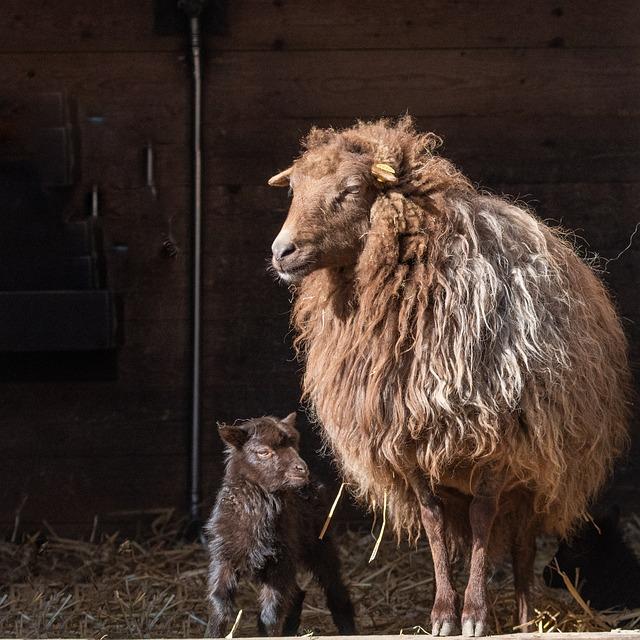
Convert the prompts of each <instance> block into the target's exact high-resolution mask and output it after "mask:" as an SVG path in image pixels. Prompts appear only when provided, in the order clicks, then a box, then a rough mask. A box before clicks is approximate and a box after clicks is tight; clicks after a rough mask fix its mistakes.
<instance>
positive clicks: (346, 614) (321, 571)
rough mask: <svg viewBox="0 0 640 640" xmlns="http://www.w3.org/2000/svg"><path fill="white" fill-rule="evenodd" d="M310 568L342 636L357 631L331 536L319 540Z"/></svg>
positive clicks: (311, 556)
mask: <svg viewBox="0 0 640 640" xmlns="http://www.w3.org/2000/svg"><path fill="white" fill-rule="evenodd" d="M308 564H309V568H310V569H311V571H312V573H313V574H314V576H315V577H316V579H317V580H318V582H319V583H320V586H321V587H322V589H323V590H324V592H325V595H326V598H327V607H328V608H329V611H330V612H331V617H332V618H333V622H334V624H335V625H336V628H337V629H338V633H339V634H340V635H342V636H345V635H354V634H356V633H357V631H356V624H355V622H354V611H353V603H352V602H351V597H350V596H349V591H348V589H347V587H346V586H345V584H344V582H343V581H342V576H341V575H340V557H339V556H338V552H337V550H336V548H335V545H334V543H333V539H332V538H331V537H328V536H327V537H325V538H324V540H318V541H317V544H316V545H315V546H314V548H313V549H312V550H311V554H310V555H309V558H308Z"/></svg>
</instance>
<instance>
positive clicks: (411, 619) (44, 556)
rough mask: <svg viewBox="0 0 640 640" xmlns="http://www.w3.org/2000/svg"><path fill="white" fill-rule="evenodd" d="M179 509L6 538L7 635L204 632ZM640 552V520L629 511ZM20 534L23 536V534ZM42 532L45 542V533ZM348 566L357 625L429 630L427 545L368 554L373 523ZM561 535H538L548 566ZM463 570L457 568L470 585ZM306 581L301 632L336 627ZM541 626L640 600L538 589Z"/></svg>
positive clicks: (200, 555)
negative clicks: (604, 602)
mask: <svg viewBox="0 0 640 640" xmlns="http://www.w3.org/2000/svg"><path fill="white" fill-rule="evenodd" d="M181 530H182V527H181V524H180V522H178V521H177V520H176V519H175V518H173V516H172V513H171V512H170V511H160V512H158V513H156V516H155V519H154V520H153V522H152V523H151V524H150V526H149V527H148V531H146V533H144V534H141V535H139V536H136V538H135V539H123V538H122V537H120V536H119V535H118V534H112V535H107V534H105V533H98V532H97V531H94V532H93V534H92V539H90V540H84V541H83V540H75V539H73V540H72V539H65V538H62V537H59V536H56V535H55V533H54V532H53V531H51V530H47V529H46V527H45V528H44V529H43V531H42V534H44V536H43V535H42V534H39V533H34V534H33V535H32V536H28V535H24V534H23V535H20V536H17V535H16V536H14V541H13V542H11V541H8V542H0V576H2V578H1V580H2V583H1V584H0V634H1V635H2V636H4V637H23V638H28V637H36V636H38V637H57V638H60V637H85V638H87V637H96V638H102V637H104V636H109V637H110V638H124V637H128V638H140V637H156V638H157V637H174V638H175V637H201V636H202V634H203V632H204V628H205V619H206V603H205V581H206V564H207V557H206V552H205V550H204V548H203V547H202V546H201V545H200V544H199V543H197V542H185V541H184V540H182V538H181V534H180V532H181ZM625 532H626V534H627V536H628V538H629V541H630V542H631V544H632V545H633V546H634V549H635V550H636V551H637V552H640V519H638V518H632V519H630V520H627V521H626V522H625ZM17 538H19V540H18V541H16V540H15V539H17ZM44 538H46V541H44V542H43V540H44ZM337 538H338V542H339V544H340V549H341V554H342V559H343V563H344V574H345V578H346V580H347V582H348V583H349V585H350V589H351V593H352V597H353V599H354V602H355V606H356V611H357V619H358V624H359V632H360V633H363V634H365V633H366V634H389V633H399V632H401V631H403V632H404V633H416V632H423V629H422V628H421V626H420V625H422V624H424V622H425V621H426V620H427V618H428V614H429V607H430V605H431V598H432V588H433V584H432V581H433V573H432V567H431V560H430V555H429V552H428V549H427V548H426V546H425V544H424V543H420V544H419V545H418V547H417V548H413V547H408V546H400V547H396V544H395V541H394V540H393V539H392V536H391V535H390V534H387V535H386V536H385V537H384V540H383V541H382V544H381V545H380V548H379V551H378V554H377V557H376V558H375V560H374V561H373V562H372V563H371V564H369V562H368V560H369V556H370V555H371V550H372V548H373V546H374V544H375V540H374V538H373V536H372V535H370V534H369V533H368V532H363V531H358V532H356V531H346V532H343V533H341V534H339V535H338V536H337ZM553 551H554V544H553V543H552V542H551V541H549V540H546V541H544V540H543V541H541V542H540V550H539V554H538V566H537V569H536V575H537V576H539V575H540V572H541V569H542V566H543V564H544V563H545V562H546V561H547V560H548V559H549V557H550V556H551V555H552V554H553ZM510 574H511V572H510V571H508V570H504V569H502V568H500V567H498V568H496V569H495V571H494V575H493V577H492V579H491V581H490V587H489V588H490V594H491V600H492V603H493V607H492V616H493V626H494V632H502V633H507V632H510V631H511V630H512V626H511V624H512V623H511V616H512V599H513V585H512V578H511V576H510ZM464 578H465V575H464V569H463V568H460V567H459V568H458V570H457V581H458V586H459V588H460V589H461V588H462V584H463V581H464ZM301 583H302V585H303V587H304V588H305V589H306V590H307V599H306V601H305V606H304V611H303V616H302V626H301V632H305V633H307V632H313V633H316V634H320V633H322V634H332V633H334V629H333V625H332V623H331V618H330V616H329V613H328V611H327V609H326V607H325V605H324V602H323V601H322V597H321V595H320V593H319V590H318V589H317V588H316V587H315V586H314V585H313V584H310V583H309V579H308V577H306V576H301ZM255 595H256V594H255V592H254V590H253V588H252V586H251V585H249V584H243V585H242V588H241V592H240V594H239V597H238V608H242V609H243V615H242V617H241V619H240V621H239V625H238V628H237V630H236V632H235V635H236V636H250V635H256V631H257V629H256V624H255V622H256V605H255V600H256V598H255ZM535 596H536V597H535V602H536V605H537V607H538V608H537V610H536V614H537V618H536V626H537V627H538V628H539V629H541V630H546V631H552V630H561V631H606V630H609V629H612V628H636V627H638V625H640V610H638V611H635V612H627V613H608V614H607V613H606V612H596V611H592V610H591V609H589V608H588V606H586V605H581V604H579V603H578V602H577V601H576V600H575V599H573V598H572V597H571V595H570V594H568V593H566V592H561V591H557V590H551V589H547V588H545V587H544V586H543V585H541V584H540V582H538V584H537V586H536V589H535Z"/></svg>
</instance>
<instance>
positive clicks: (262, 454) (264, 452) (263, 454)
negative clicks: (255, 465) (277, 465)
mask: <svg viewBox="0 0 640 640" xmlns="http://www.w3.org/2000/svg"><path fill="white" fill-rule="evenodd" d="M256 455H257V456H258V458H263V459H266V458H270V457H271V456H272V455H273V451H272V450H271V449H267V448H266V447H265V448H264V449H256Z"/></svg>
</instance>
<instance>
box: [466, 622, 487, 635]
mask: <svg viewBox="0 0 640 640" xmlns="http://www.w3.org/2000/svg"><path fill="white" fill-rule="evenodd" d="M462 635H463V636H466V637H467V638H474V637H478V636H486V635H487V625H486V623H485V622H484V620H478V619H476V618H465V619H463V621H462Z"/></svg>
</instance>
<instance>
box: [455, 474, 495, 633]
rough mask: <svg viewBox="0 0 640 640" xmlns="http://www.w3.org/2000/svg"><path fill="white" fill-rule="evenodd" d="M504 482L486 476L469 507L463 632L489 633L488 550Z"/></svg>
mask: <svg viewBox="0 0 640 640" xmlns="http://www.w3.org/2000/svg"><path fill="white" fill-rule="evenodd" d="M501 488H502V487H501V484H500V483H499V482H498V481H497V479H495V478H490V477H488V478H484V479H483V480H481V481H480V482H479V484H478V487H477V488H476V492H475V494H474V496H473V498H472V500H471V505H470V506H469V523H470V525H471V543H472V547H471V564H470V567H469V582H468V583H467V588H466V590H465V593H464V606H463V608H462V635H464V636H484V635H486V634H487V633H488V630H489V627H488V620H489V605H488V598H487V552H488V546H489V539H490V536H491V528H492V527H493V521H494V520H495V517H496V514H497V512H498V499H499V497H500V492H501Z"/></svg>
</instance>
